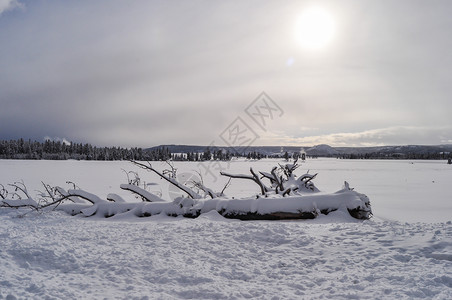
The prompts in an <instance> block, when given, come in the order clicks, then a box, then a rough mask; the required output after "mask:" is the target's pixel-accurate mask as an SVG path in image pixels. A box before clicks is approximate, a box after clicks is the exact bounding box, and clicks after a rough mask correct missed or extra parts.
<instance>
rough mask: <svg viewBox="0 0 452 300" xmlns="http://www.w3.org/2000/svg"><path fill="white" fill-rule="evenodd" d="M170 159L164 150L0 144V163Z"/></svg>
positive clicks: (50, 143)
mask: <svg viewBox="0 0 452 300" xmlns="http://www.w3.org/2000/svg"><path fill="white" fill-rule="evenodd" d="M170 158H171V153H170V152H169V150H168V148H166V147H162V148H159V149H153V150H143V149H141V148H130V149H127V148H121V147H96V146H93V145H91V144H82V143H73V142H70V143H63V142H60V141H50V140H46V141H45V142H43V143H41V142H37V141H33V142H32V141H31V140H24V139H19V140H9V141H0V159H47V160H66V159H76V160H168V159H170Z"/></svg>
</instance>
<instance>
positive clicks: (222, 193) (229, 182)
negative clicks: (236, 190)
mask: <svg viewBox="0 0 452 300" xmlns="http://www.w3.org/2000/svg"><path fill="white" fill-rule="evenodd" d="M231 180H232V178H229V180H228V182H226V184H225V185H224V187H223V189H222V190H221V193H220V196H223V195H224V190H226V189H227V188H228V187H229V186H230V185H231Z"/></svg>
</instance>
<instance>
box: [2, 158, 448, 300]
mask: <svg viewBox="0 0 452 300" xmlns="http://www.w3.org/2000/svg"><path fill="white" fill-rule="evenodd" d="M278 162H280V161H277V160H263V161H252V162H246V161H233V162H231V163H230V164H228V163H223V164H222V167H223V168H225V169H227V170H228V171H229V172H231V173H247V172H248V169H249V167H250V166H252V167H253V168H254V169H255V170H260V171H267V172H268V171H270V169H271V167H272V166H274V165H275V164H276V163H278ZM208 165H209V164H205V165H204V166H208ZM154 166H155V167H156V168H158V169H160V170H161V169H164V168H166V166H165V164H164V163H161V162H156V163H155V164H154ZM175 166H176V168H178V173H179V174H184V173H185V174H192V173H193V171H194V170H199V166H198V164H197V163H189V162H183V163H175ZM210 167H211V169H210V170H211V171H212V172H214V173H215V174H218V170H215V167H216V166H215V165H211V166H210ZM121 169H125V170H134V171H137V172H138V173H139V174H140V176H141V179H142V180H145V181H146V182H149V183H151V182H155V183H158V185H153V186H151V188H150V189H151V190H152V191H154V192H156V193H161V194H162V197H164V198H167V199H169V198H170V197H173V196H174V193H175V192H174V191H172V190H171V189H169V188H168V186H167V184H166V183H165V182H164V181H163V180H160V179H159V178H158V177H156V176H155V175H153V174H150V173H147V172H146V171H144V170H141V169H137V168H136V167H135V166H133V165H132V164H130V163H128V162H87V161H11V160H0V170H1V171H0V183H2V184H4V185H6V184H7V183H12V182H13V181H17V180H23V181H24V183H25V184H26V185H27V187H28V189H29V191H30V193H32V194H34V191H35V190H42V186H41V181H44V182H45V183H48V184H51V185H60V186H63V187H68V186H67V185H66V183H65V182H66V181H67V180H70V181H73V182H75V183H76V184H77V185H78V186H79V187H80V188H82V189H84V190H87V191H89V192H92V193H95V194H97V195H98V196H101V197H105V196H106V195H107V194H108V193H116V194H119V195H121V196H122V197H123V198H126V199H128V200H129V201H137V200H136V199H134V198H133V196H130V194H129V193H127V192H125V191H122V190H121V189H120V188H119V185H120V184H121V183H125V182H126V177H125V173H124V172H123V171H122V170H121ZM308 169H309V170H310V172H311V173H319V175H318V176H317V178H316V179H315V180H314V183H315V184H316V186H317V187H318V188H319V189H320V190H321V191H322V192H334V191H337V190H339V189H341V187H342V185H343V182H344V180H346V181H348V182H349V183H350V186H351V187H353V188H355V189H356V190H357V191H358V192H360V193H364V194H366V195H367V196H368V197H369V198H370V200H371V203H372V210H373V213H374V217H373V218H372V219H371V220H369V221H357V220H355V219H353V218H351V217H350V216H348V215H344V214H342V213H341V212H336V213H331V214H330V215H328V216H321V217H319V218H317V219H315V220H310V221H290V222H278V221H249V222H243V221H237V220H227V219H224V218H223V217H221V216H220V215H218V213H213V212H211V213H208V214H205V215H202V216H201V217H200V218H198V219H194V220H191V219H183V218H170V217H160V216H155V217H150V218H130V217H129V218H125V219H124V218H121V217H113V218H110V219H99V218H94V217H93V218H82V217H77V216H76V217H71V216H68V215H65V214H64V213H62V212H52V213H44V214H35V213H32V214H27V215H26V216H25V217H18V216H20V213H21V212H20V211H17V210H12V209H6V208H0V299H248V298H255V299H395V298H400V299H418V298H420V299H452V223H451V221H452V188H451V183H452V167H451V166H450V165H447V164H446V163H445V162H444V161H401V160H397V161H373V160H365V161H353V160H336V159H314V160H308V161H307V162H306V163H304V164H303V165H302V166H301V167H300V168H299V169H298V170H297V171H296V173H297V174H302V173H305V172H306V171H307V170H308ZM203 170H204V169H203V167H201V172H202V171H203ZM203 177H204V178H203V179H204V182H205V184H206V185H207V186H210V187H213V188H214V189H216V190H221V188H222V187H223V185H224V183H225V182H226V178H221V177H219V176H218V177H217V178H215V177H213V176H210V175H209V174H204V176H203ZM257 192H258V190H257V186H256V185H255V184H254V183H252V182H246V181H243V180H233V181H232V185H231V186H230V187H229V188H228V189H227V190H226V193H227V194H228V195H231V196H232V195H233V196H249V195H252V194H255V193H257Z"/></svg>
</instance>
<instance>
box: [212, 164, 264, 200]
mask: <svg viewBox="0 0 452 300" xmlns="http://www.w3.org/2000/svg"><path fill="white" fill-rule="evenodd" d="M250 172H251V174H252V176H250V175H245V174H229V173H226V172H220V174H221V175H223V176H227V177H231V178H238V179H249V180H252V181H254V182H255V183H256V184H257V185H259V187H260V189H261V193H262V195H266V193H267V191H268V189H267V188H266V187H265V185H264V184H263V183H262V181H261V180H260V178H259V176H258V175H257V174H256V173H255V172H254V170H253V168H250Z"/></svg>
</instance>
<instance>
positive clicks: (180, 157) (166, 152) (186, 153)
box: [0, 139, 452, 163]
mask: <svg viewBox="0 0 452 300" xmlns="http://www.w3.org/2000/svg"><path fill="white" fill-rule="evenodd" d="M184 147H185V146H174V145H162V146H159V147H153V148H148V149H142V148H137V147H135V148H121V147H96V146H93V145H91V144H82V143H73V142H70V143H67V142H61V141H51V140H46V141H44V142H37V141H31V140H24V139H18V140H3V141H0V159H36V160H39V159H46V160H66V159H75V160H140V161H159V160H160V161H166V160H169V159H171V160H174V161H205V160H222V161H228V160H231V159H232V157H244V158H247V159H254V160H255V159H261V158H283V159H285V160H286V161H287V160H289V159H290V158H296V157H297V156H299V155H300V152H299V151H295V150H293V151H291V150H289V151H285V152H284V153H283V152H280V153H274V152H273V153H269V151H268V149H267V148H268V147H265V146H262V147H254V149H253V148H252V147H250V149H249V150H250V151H248V152H243V153H237V152H236V151H234V150H233V148H231V149H229V148H227V147H226V148H218V147H212V148H209V147H203V146H194V147H191V148H188V146H187V147H185V149H184ZM328 147H329V146H328ZM273 148H274V147H273ZM279 148H280V147H279ZM450 148H451V147H450V146H444V147H442V148H438V147H436V146H403V147H382V148H381V149H379V148H376V149H372V150H373V151H372V150H371V149H370V148H369V149H367V148H350V149H345V148H344V149H341V148H337V149H338V150H335V149H334V148H332V147H329V148H328V149H327V150H330V152H328V151H327V152H325V153H320V152H319V151H316V150H318V149H315V147H313V148H311V149H307V151H306V157H309V158H316V157H335V158H341V159H439V160H442V159H445V160H449V161H451V160H452V151H451V150H452V149H450ZM331 150H333V151H336V153H331V152H333V151H331ZM366 150H370V151H369V152H367V151H366ZM172 151H173V152H172ZM347 151H350V152H352V151H353V152H357V151H362V152H361V153H346V152H347ZM340 152H342V153H340ZM344 152H345V153H344ZM263 153H264V154H263ZM451 163H452V162H451Z"/></svg>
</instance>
